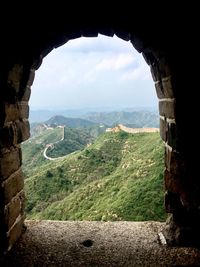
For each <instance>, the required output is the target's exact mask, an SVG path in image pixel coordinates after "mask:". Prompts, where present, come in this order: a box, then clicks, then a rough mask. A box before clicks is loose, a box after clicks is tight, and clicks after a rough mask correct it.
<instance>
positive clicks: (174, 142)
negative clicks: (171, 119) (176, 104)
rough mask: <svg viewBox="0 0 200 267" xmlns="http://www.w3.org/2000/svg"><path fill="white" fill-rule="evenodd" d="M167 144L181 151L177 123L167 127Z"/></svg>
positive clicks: (169, 124)
mask: <svg viewBox="0 0 200 267" xmlns="http://www.w3.org/2000/svg"><path fill="white" fill-rule="evenodd" d="M167 127H168V130H167V143H168V145H169V146H171V147H172V149H173V150H179V148H178V133H177V127H176V124H175V123H168V125H167Z"/></svg>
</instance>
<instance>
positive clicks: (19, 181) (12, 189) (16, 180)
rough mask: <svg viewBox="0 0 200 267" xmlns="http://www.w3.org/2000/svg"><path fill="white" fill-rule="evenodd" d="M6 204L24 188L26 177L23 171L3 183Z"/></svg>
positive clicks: (17, 172)
mask: <svg viewBox="0 0 200 267" xmlns="http://www.w3.org/2000/svg"><path fill="white" fill-rule="evenodd" d="M2 187H3V194H4V203H5V204H7V203H9V202H10V201H11V199H12V198H13V197H14V196H15V195H16V194H17V193H18V192H20V191H21V190H22V189H23V187H24V177H23V172H22V170H21V169H19V170H18V171H16V172H15V173H13V174H12V175H11V176H10V177H9V178H8V179H6V180H5V181H4V182H3V183H2Z"/></svg>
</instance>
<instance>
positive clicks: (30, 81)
mask: <svg viewBox="0 0 200 267" xmlns="http://www.w3.org/2000/svg"><path fill="white" fill-rule="evenodd" d="M34 78H35V70H34V69H31V70H30V74H29V79H28V83H27V86H28V87H30V86H31V85H32V84H33V81H34Z"/></svg>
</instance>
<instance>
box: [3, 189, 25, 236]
mask: <svg viewBox="0 0 200 267" xmlns="http://www.w3.org/2000/svg"><path fill="white" fill-rule="evenodd" d="M24 201H25V196H24V192H23V191H21V192H20V193H19V194H18V195H17V196H15V197H14V198H13V199H12V200H11V202H10V203H9V204H7V205H6V206H5V209H4V216H5V217H4V218H5V219H4V221H5V225H6V227H7V231H9V229H10V228H11V226H12V225H13V224H14V222H15V221H16V219H17V217H18V216H19V215H22V214H23V213H24V211H23V204H22V203H24Z"/></svg>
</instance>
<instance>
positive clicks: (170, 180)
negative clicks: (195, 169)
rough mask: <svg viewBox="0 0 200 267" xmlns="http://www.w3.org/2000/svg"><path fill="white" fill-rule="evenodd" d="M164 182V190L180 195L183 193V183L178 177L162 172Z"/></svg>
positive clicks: (166, 171)
mask: <svg viewBox="0 0 200 267" xmlns="http://www.w3.org/2000/svg"><path fill="white" fill-rule="evenodd" d="M164 180H165V189H166V190H168V191H170V192H172V193H177V194H178V193H179V194H180V193H181V192H183V191H184V190H183V182H182V181H181V177H180V176H179V175H176V174H173V173H170V172H169V171H168V170H165V172H164Z"/></svg>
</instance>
